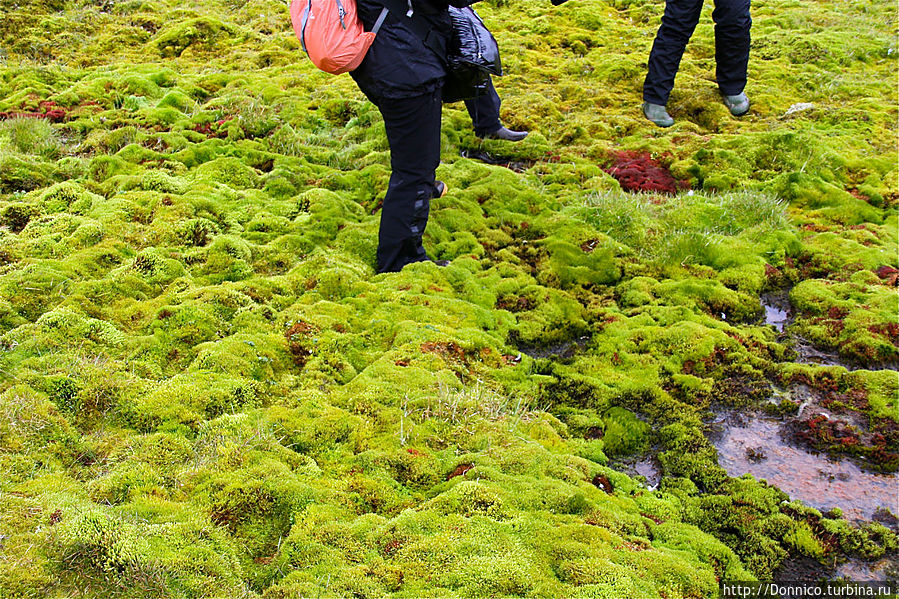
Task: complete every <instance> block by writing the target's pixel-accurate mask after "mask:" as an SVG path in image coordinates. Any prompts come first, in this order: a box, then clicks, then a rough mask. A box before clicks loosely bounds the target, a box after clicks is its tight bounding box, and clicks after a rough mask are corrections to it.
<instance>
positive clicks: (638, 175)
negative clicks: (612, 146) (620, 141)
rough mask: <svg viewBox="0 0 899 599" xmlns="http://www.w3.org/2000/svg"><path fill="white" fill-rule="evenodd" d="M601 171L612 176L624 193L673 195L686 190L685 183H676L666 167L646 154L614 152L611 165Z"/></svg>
mask: <svg viewBox="0 0 899 599" xmlns="http://www.w3.org/2000/svg"><path fill="white" fill-rule="evenodd" d="M603 170H604V171H605V172H607V173H609V174H610V175H612V177H614V178H615V180H617V181H618V183H620V184H621V188H622V189H624V190H625V191H632V192H649V193H665V194H669V195H674V194H675V193H677V191H678V189H687V188H688V185H687V183H686V182H685V181H677V180H676V179H675V178H674V176H673V175H672V174H671V171H670V170H668V167H666V166H664V165H663V164H662V163H660V162H659V161H658V160H655V159H653V158H652V156H650V155H649V153H647V152H633V151H623V152H615V153H613V154H612V164H611V165H610V166H607V167H605V168H604V169H603Z"/></svg>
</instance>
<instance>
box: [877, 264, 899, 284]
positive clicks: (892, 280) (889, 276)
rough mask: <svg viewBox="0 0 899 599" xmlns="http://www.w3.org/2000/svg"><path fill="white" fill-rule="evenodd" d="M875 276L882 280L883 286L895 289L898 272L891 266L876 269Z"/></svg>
mask: <svg viewBox="0 0 899 599" xmlns="http://www.w3.org/2000/svg"><path fill="white" fill-rule="evenodd" d="M877 276H878V277H880V278H881V279H883V283H884V285H889V286H890V287H895V286H896V284H897V282H899V270H896V269H895V268H893V267H892V266H887V265H883V266H881V267H880V268H878V269H877Z"/></svg>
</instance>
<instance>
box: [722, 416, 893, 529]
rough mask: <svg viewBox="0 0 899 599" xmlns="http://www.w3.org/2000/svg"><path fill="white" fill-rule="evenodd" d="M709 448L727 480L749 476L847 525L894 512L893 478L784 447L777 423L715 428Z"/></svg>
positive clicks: (761, 421)
mask: <svg viewBox="0 0 899 599" xmlns="http://www.w3.org/2000/svg"><path fill="white" fill-rule="evenodd" d="M718 427H721V430H720V432H717V433H716V434H714V435H713V438H712V443H713V444H714V445H715V448H716V449H717V450H718V463H719V464H721V466H722V467H723V468H724V469H725V470H727V473H728V474H729V475H730V476H733V477H738V476H741V475H743V474H746V473H749V474H752V475H753V476H754V477H755V478H757V479H765V480H767V481H768V482H769V483H770V484H772V485H776V486H777V487H779V488H780V489H781V490H783V491H785V492H786V493H788V494H789V495H790V497H791V498H792V499H798V500H800V501H802V502H803V503H805V504H806V505H809V506H811V507H814V508H816V509H818V510H821V511H827V510H829V509H831V508H835V507H837V508H840V509H841V510H843V515H844V517H845V518H846V519H848V520H870V519H871V518H872V517H873V516H874V512H875V511H877V509H878V508H887V509H889V510H890V511H891V512H893V513H894V514H897V513H899V476H897V475H896V474H892V475H885V474H873V473H869V472H865V471H863V470H862V469H861V468H859V467H858V466H856V465H855V464H854V463H852V462H850V461H848V460H843V461H839V462H834V461H831V460H829V459H828V458H827V457H826V456H824V455H815V454H812V453H809V452H807V451H805V450H803V449H800V448H798V447H794V446H792V445H789V444H787V443H786V442H785V441H784V439H783V438H782V436H781V432H780V429H781V423H780V422H779V421H776V420H770V419H766V418H759V419H754V420H747V421H745V422H736V423H730V422H727V423H726V424H725V423H722V424H720V425H718Z"/></svg>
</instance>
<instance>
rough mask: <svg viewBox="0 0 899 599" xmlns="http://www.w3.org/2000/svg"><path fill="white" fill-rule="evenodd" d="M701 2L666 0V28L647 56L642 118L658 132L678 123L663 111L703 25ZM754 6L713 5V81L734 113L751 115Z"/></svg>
mask: <svg viewBox="0 0 899 599" xmlns="http://www.w3.org/2000/svg"><path fill="white" fill-rule="evenodd" d="M702 2H703V0H667V1H666V2H665V14H664V15H663V16H662V25H661V27H659V32H658V34H656V38H655V42H654V43H653V45H652V51H651V52H650V54H649V68H648V72H647V74H646V81H645V82H644V84H643V114H644V116H646V118H647V119H649V120H650V121H652V122H653V123H655V124H656V125H658V126H659V127H670V126H671V125H673V124H674V119H673V118H671V116H670V115H669V114H668V111H667V110H666V109H665V105H666V104H667V103H668V96H669V95H670V94H671V89H672V88H673V87H674V77H675V75H677V70H678V67H680V61H681V58H682V57H683V55H684V50H685V49H686V47H687V42H688V41H689V40H690V36H692V35H693V30H694V29H696V25H697V23H699V16H700V13H701V12H702ZM749 4H750V0H715V10H714V11H713V12H712V20H713V21H715V78H716V79H717V81H718V89H719V90H721V96H722V99H723V100H724V104H725V106H727V108H728V110H730V113H731V114H732V115H734V116H743V115H744V114H746V113H747V112H749V98H747V97H746V93H745V92H744V91H743V90H744V88H745V87H746V70H747V66H748V64H749V28H750V26H751V25H752V19H751V18H750V16H749Z"/></svg>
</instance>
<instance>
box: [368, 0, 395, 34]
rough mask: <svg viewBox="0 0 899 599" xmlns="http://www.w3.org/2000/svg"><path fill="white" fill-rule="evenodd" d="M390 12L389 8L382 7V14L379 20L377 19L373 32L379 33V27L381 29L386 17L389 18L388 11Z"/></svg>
mask: <svg viewBox="0 0 899 599" xmlns="http://www.w3.org/2000/svg"><path fill="white" fill-rule="evenodd" d="M388 12H390V11H389V10H387V7H386V6H385V7H384V8H382V9H381V14H379V15H378V20H377V21H375V26H374V27H372V28H371V32H372V33H377V32H378V30H379V29H381V25H383V24H384V19H386V18H387V13H388Z"/></svg>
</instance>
